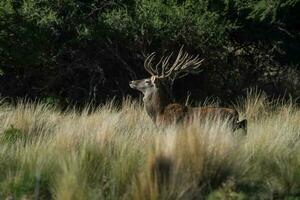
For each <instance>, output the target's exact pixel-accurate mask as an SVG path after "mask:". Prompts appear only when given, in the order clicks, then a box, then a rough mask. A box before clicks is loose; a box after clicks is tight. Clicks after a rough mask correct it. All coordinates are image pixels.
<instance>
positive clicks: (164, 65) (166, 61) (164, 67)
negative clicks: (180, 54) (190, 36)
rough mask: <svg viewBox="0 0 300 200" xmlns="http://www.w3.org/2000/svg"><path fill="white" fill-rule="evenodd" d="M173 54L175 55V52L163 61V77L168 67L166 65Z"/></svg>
mask: <svg viewBox="0 0 300 200" xmlns="http://www.w3.org/2000/svg"><path fill="white" fill-rule="evenodd" d="M172 55H173V52H172V53H171V54H170V55H169V56H167V57H165V59H164V61H163V62H162V72H161V76H162V77H164V76H165V69H166V66H167V65H168V63H169V60H170V58H171V56H172Z"/></svg>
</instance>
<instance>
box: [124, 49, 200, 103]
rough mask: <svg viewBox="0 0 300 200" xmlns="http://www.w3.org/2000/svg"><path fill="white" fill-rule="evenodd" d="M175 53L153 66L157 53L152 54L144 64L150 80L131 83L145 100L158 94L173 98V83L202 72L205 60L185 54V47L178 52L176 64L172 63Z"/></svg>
mask: <svg viewBox="0 0 300 200" xmlns="http://www.w3.org/2000/svg"><path fill="white" fill-rule="evenodd" d="M172 56H173V53H171V54H170V55H168V56H163V57H161V58H160V60H159V61H158V62H157V63H156V64H153V61H154V59H155V53H151V54H150V55H149V56H148V57H147V58H146V60H145V62H144V68H145V69H146V71H147V72H148V73H149V74H150V75H151V77H150V78H146V79H141V80H134V81H131V82H130V83H129V85H130V87H131V88H133V89H137V90H139V91H141V92H142V93H143V94H144V100H145V99H147V96H148V95H150V94H153V93H157V92H160V91H161V92H163V93H164V95H165V96H168V97H169V98H171V99H172V98H173V92H172V88H173V83H174V81H175V79H179V78H182V77H184V76H186V75H188V74H190V73H198V72H199V71H201V69H200V66H201V64H202V62H203V60H204V59H199V56H198V55H197V56H191V55H189V54H188V53H183V47H181V49H180V50H179V52H178V55H177V57H176V58H175V60H174V62H173V63H171V62H170V59H171V58H172Z"/></svg>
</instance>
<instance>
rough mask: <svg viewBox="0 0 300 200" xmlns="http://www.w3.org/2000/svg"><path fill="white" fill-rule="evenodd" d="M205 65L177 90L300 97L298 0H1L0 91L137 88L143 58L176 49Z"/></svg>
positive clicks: (48, 97)
mask: <svg viewBox="0 0 300 200" xmlns="http://www.w3.org/2000/svg"><path fill="white" fill-rule="evenodd" d="M182 45H184V48H185V50H186V51H188V52H189V53H191V54H199V55H200V57H202V58H205V63H204V65H203V69H204V71H203V72H201V73H200V74H198V75H190V76H187V77H185V78H184V79H180V80H177V81H176V83H175V86H174V87H175V96H176V97H177V99H179V100H180V99H185V98H186V96H187V94H191V99H193V100H196V101H198V100H203V99H205V98H206V97H211V96H213V97H218V98H219V99H220V100H222V101H223V102H230V101H232V100H233V99H235V98H237V97H238V96H240V95H245V94H246V91H247V89H249V88H253V87H256V88H258V89H261V90H264V91H265V92H266V93H267V94H268V95H270V96H284V95H285V96H293V97H298V96H299V95H300V87H299V86H300V76H299V75H300V73H299V72H300V65H299V64H300V1H299V0H126V1H125V0H22V1H21V0H1V1H0V95H1V96H2V97H11V99H16V98H18V97H26V98H28V99H41V100H43V101H47V102H53V103H60V104H63V105H68V104H73V103H76V104H79V105H80V104H81V105H82V104H84V103H87V102H92V103H101V102H103V101H106V100H107V99H109V98H112V97H115V96H116V97H117V98H121V97H124V96H126V95H133V96H138V95H139V93H138V92H136V91H133V90H132V89H130V88H129V87H128V82H129V81H130V80H132V79H140V78H145V77H147V76H148V74H147V73H146V72H145V71H144V69H143V61H144V59H145V56H147V55H148V54H149V53H151V52H153V51H156V52H158V54H159V55H163V54H166V53H170V52H172V51H178V50H179V48H180V47H181V46H182Z"/></svg>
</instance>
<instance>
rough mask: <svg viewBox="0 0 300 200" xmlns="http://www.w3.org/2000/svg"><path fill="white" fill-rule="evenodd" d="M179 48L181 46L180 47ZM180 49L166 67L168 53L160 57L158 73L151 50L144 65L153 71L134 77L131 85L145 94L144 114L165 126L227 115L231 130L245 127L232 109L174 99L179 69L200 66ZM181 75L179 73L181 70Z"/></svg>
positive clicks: (197, 61) (149, 70) (184, 69)
mask: <svg viewBox="0 0 300 200" xmlns="http://www.w3.org/2000/svg"><path fill="white" fill-rule="evenodd" d="M181 50H182V49H181ZM181 50H180V52H179V54H178V56H177V58H176V60H175V62H174V64H173V65H172V66H171V67H170V68H168V69H167V70H166V66H167V64H168V61H169V59H170V56H168V57H166V58H162V59H161V60H160V61H159V63H158V64H162V70H161V75H160V76H159V75H158V74H159V72H157V71H158V67H157V66H158V64H157V65H156V71H155V70H154V69H153V68H152V67H151V66H150V64H151V61H152V59H153V56H152V57H151V55H153V54H151V55H150V56H149V57H148V58H147V59H146V61H145V69H146V70H147V71H148V72H149V73H150V74H151V75H152V76H151V77H150V78H147V79H142V80H134V81H131V82H130V83H129V85H130V87H131V88H133V89H136V90H139V91H141V92H142V93H143V94H144V97H143V101H144V106H145V109H146V112H147V114H148V115H149V116H150V118H151V119H152V121H153V122H154V123H155V124H156V125H157V126H167V125H170V124H173V123H184V124H188V123H190V122H191V121H192V120H193V119H194V118H195V117H197V118H200V119H207V118H221V119H228V121H229V122H230V123H231V125H232V128H233V130H235V129H237V128H244V129H246V120H243V121H241V122H238V119H239V115H238V112H237V111H236V110H235V109H230V108H216V107H189V106H185V105H181V104H178V103H174V102H173V98H172V84H173V82H174V79H175V78H176V76H177V75H178V74H179V73H182V72H184V75H186V74H187V73H188V72H190V70H195V69H196V68H197V67H199V66H200V64H201V62H202V61H203V60H201V61H199V60H198V57H195V58H193V57H190V56H188V54H184V55H182V52H181ZM181 77H182V74H181Z"/></svg>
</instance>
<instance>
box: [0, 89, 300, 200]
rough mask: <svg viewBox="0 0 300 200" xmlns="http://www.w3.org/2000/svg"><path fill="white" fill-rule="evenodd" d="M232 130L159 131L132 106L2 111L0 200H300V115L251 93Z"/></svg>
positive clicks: (205, 126)
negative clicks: (243, 125)
mask: <svg viewBox="0 0 300 200" xmlns="http://www.w3.org/2000/svg"><path fill="white" fill-rule="evenodd" d="M236 108H237V109H238V110H239V112H240V115H241V116H242V117H245V118H247V119H248V121H249V123H248V134H247V135H246V136H245V135H244V134H243V133H242V132H239V131H236V132H235V133H232V131H231V129H230V128H229V127H228V124H227V123H226V121H221V120H215V121H205V122H201V123H199V122H197V121H196V120H195V121H194V122H193V123H192V124H190V125H189V126H186V127H181V126H171V127H167V128H165V129H159V128H157V127H155V126H154V125H153V123H152V121H151V120H150V119H149V117H148V116H147V115H146V113H145V112H144V110H143V108H142V106H141V105H140V104H138V103H136V102H134V101H131V100H129V99H127V100H124V102H123V105H122V106H121V108H117V107H116V106H114V104H113V102H112V103H108V104H106V105H104V106H101V107H98V108H96V109H91V108H90V107H87V108H86V109H85V110H83V111H81V112H77V111H75V110H69V111H66V112H61V111H59V110H58V109H56V108H55V107H53V106H49V105H46V104H42V103H27V102H19V103H18V104H17V105H15V106H12V105H7V104H5V103H4V102H1V106H0V199H6V198H7V199H9V198H14V199H64V200H65V199H66V200H68V199H70V200H71V199H149V200H150V199H151V200H152V199H153V200H155V199H202V198H208V199H248V198H250V197H251V198H256V199H260V198H264V199H272V198H280V199H281V198H297V197H299V195H300V143H299V138H300V137H299V136H300V109H298V108H297V107H296V106H295V105H294V104H293V103H291V102H288V103H283V102H280V101H276V102H275V101H273V102H271V101H268V100H267V98H265V96H264V95H263V94H260V93H257V92H253V93H250V94H249V96H248V97H247V98H246V99H244V100H241V101H240V102H239V103H238V104H237V105H236Z"/></svg>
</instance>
